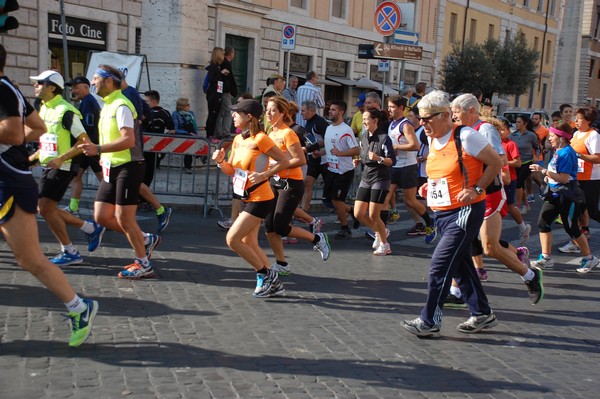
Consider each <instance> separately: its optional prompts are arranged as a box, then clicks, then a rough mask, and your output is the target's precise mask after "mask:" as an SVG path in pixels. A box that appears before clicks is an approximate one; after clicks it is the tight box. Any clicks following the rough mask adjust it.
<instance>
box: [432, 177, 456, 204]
mask: <svg viewBox="0 0 600 399" xmlns="http://www.w3.org/2000/svg"><path fill="white" fill-rule="evenodd" d="M427 183H428V184H427V205H428V206H429V207H437V206H450V205H452V200H451V199H450V189H449V188H448V180H447V179H446V178H445V177H442V178H441V179H428V180H427Z"/></svg>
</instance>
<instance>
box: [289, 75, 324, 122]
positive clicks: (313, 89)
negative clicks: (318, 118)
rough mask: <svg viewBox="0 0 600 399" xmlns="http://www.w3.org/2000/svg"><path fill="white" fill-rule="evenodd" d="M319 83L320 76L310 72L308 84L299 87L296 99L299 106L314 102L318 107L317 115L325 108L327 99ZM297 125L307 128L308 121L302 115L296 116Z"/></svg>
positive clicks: (307, 79) (307, 76)
mask: <svg viewBox="0 0 600 399" xmlns="http://www.w3.org/2000/svg"><path fill="white" fill-rule="evenodd" d="M318 81H319V75H317V73H316V72H315V71H310V72H308V73H307V74H306V83H304V84H303V85H302V86H300V87H298V91H297V92H296V98H297V99H298V104H303V103H304V102H305V101H312V102H314V103H315V104H316V105H317V109H316V112H317V114H321V111H323V107H325V99H324V98H323V94H322V93H321V89H320V88H318V87H317V82H318ZM296 123H297V124H299V125H300V126H302V127H305V125H306V119H305V118H304V116H303V115H302V113H299V114H298V115H296Z"/></svg>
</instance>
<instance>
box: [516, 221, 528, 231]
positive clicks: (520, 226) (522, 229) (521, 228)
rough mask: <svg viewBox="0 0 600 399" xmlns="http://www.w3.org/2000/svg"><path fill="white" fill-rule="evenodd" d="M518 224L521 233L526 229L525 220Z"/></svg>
mask: <svg viewBox="0 0 600 399" xmlns="http://www.w3.org/2000/svg"><path fill="white" fill-rule="evenodd" d="M517 226H519V231H520V232H521V233H522V232H524V231H525V230H527V226H526V225H525V222H521V224H519V225H517Z"/></svg>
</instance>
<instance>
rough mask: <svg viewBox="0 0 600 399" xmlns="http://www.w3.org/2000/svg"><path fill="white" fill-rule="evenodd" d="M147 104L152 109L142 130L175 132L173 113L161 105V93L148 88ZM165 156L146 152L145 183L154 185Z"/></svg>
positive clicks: (155, 132) (146, 131) (148, 131)
mask: <svg viewBox="0 0 600 399" xmlns="http://www.w3.org/2000/svg"><path fill="white" fill-rule="evenodd" d="M144 96H145V97H146V98H145V101H146V104H148V107H150V109H149V110H148V113H147V114H146V115H145V117H144V120H143V121H142V132H144V133H154V134H163V133H168V134H175V126H174V124H173V118H172V117H171V113H170V112H169V111H167V110H166V109H164V108H163V107H161V106H160V105H159V103H160V93H159V92H157V91H156V90H148V91H146V92H145V93H144ZM164 157H165V154H157V153H156V152H144V159H145V160H146V173H145V175H144V184H145V185H146V186H148V187H150V186H151V185H152V180H153V179H154V172H155V171H156V169H159V168H160V160H161V159H163V158H164Z"/></svg>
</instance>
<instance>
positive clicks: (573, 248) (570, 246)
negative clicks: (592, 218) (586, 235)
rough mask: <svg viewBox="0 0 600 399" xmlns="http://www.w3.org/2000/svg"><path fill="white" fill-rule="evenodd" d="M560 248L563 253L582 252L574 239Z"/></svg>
mask: <svg viewBox="0 0 600 399" xmlns="http://www.w3.org/2000/svg"><path fill="white" fill-rule="evenodd" d="M558 250H559V251H560V252H562V253H563V254H580V253H581V250H580V249H579V247H578V246H577V244H575V243H574V242H573V241H569V242H568V243H567V244H566V245H563V246H562V247H559V248H558Z"/></svg>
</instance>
